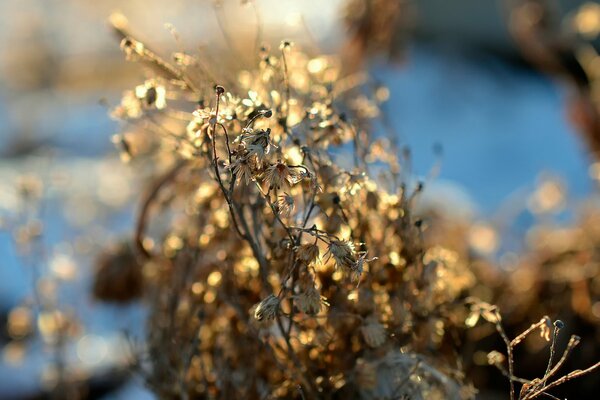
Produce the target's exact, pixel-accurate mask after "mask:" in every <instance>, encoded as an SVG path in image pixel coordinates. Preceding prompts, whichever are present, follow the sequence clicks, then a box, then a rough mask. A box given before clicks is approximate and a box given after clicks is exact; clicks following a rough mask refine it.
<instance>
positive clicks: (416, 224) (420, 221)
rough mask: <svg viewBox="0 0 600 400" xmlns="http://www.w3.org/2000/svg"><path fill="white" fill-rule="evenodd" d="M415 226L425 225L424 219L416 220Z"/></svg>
mask: <svg viewBox="0 0 600 400" xmlns="http://www.w3.org/2000/svg"><path fill="white" fill-rule="evenodd" d="M415 226H416V227H417V228H421V227H422V226H423V220H422V219H418V220H416V221H415Z"/></svg>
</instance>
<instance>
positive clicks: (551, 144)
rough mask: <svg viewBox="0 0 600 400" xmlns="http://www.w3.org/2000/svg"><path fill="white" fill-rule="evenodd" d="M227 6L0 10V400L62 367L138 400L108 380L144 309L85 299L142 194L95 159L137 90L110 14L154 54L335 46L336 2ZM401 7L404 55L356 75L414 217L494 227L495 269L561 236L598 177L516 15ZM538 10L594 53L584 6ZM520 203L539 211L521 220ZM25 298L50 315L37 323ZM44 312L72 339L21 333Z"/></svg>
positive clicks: (121, 172)
mask: <svg viewBox="0 0 600 400" xmlns="http://www.w3.org/2000/svg"><path fill="white" fill-rule="evenodd" d="M244 3H246V2H244V1H239V0H224V1H221V2H218V3H213V2H207V1H200V0H170V1H168V2H166V1H161V0H144V1H136V0H129V1H126V2H124V1H116V0H114V1H113V0H104V1H101V2H100V1H88V0H50V1H47V0H3V1H2V2H0V49H2V51H1V52H0V121H1V123H0V224H1V225H2V227H3V228H5V229H4V230H2V231H1V232H0V255H1V257H0V325H2V327H1V328H0V332H1V333H0V348H1V349H2V357H1V359H0V399H12V398H15V399H17V398H19V399H26V398H41V397H43V395H42V393H43V392H44V385H45V383H47V382H51V381H52V377H53V376H55V375H56V373H57V372H56V366H57V365H58V366H59V367H60V365H63V364H72V363H75V364H77V365H80V369H81V374H82V379H87V380H89V381H90V382H91V383H92V384H91V385H90V397H91V398H106V399H133V398H140V399H143V398H152V396H151V395H150V394H149V393H148V392H146V391H145V390H144V389H143V387H142V385H141V384H140V383H139V382H138V381H137V380H136V379H135V378H130V377H129V376H127V375H126V374H123V373H120V372H119V371H120V368H123V367H124V365H125V361H126V350H127V348H128V346H129V344H130V343H129V342H130V341H135V340H136V338H140V337H141V335H143V329H144V310H143V307H142V306H140V305H127V306H122V305H118V306H117V305H106V304H99V303H96V302H95V301H93V300H92V299H91V297H90V295H89V292H90V287H91V280H90V279H91V275H92V271H93V267H94V260H95V259H96V258H97V255H98V254H99V253H100V252H101V250H102V249H104V248H106V246H109V245H110V244H111V243H116V242H118V241H119V240H120V238H122V237H124V236H126V235H129V234H130V233H131V227H132V226H133V220H134V219H133V212H134V209H135V202H136V199H137V198H138V195H139V192H140V190H141V188H142V186H143V184H144V182H145V179H146V178H147V177H144V176H139V175H136V174H135V171H134V170H132V169H131V168H130V167H128V166H127V165H126V164H123V163H121V161H120V159H119V156H118V154H117V152H116V150H115V148H114V144H113V143H112V142H111V137H112V135H113V134H115V133H116V132H118V130H119V125H118V123H117V122H116V121H113V120H111V119H110V117H109V116H108V114H109V109H110V108H111V107H112V106H115V105H117V104H118V102H119V98H120V96H121V93H122V92H123V91H124V90H126V89H129V88H130V87H133V86H134V85H136V84H138V83H139V82H140V81H141V79H142V75H141V74H140V72H139V69H138V68H137V67H136V66H135V65H132V64H128V63H126V62H125V61H124V57H123V54H122V52H121V51H120V50H119V46H118V39H117V38H116V36H115V35H114V34H113V32H112V31H111V29H110V28H109V25H108V23H107V20H108V18H109V16H110V15H111V13H112V12H114V11H120V12H121V13H123V14H124V15H126V16H127V18H128V19H129V22H130V26H131V27H132V29H133V30H134V32H136V33H138V34H139V36H140V37H142V38H143V39H144V40H145V41H147V42H148V43H151V44H152V47H153V48H154V49H157V50H158V51H159V52H164V54H168V52H169V51H171V50H173V49H175V48H177V46H178V44H177V42H176V41H175V40H174V39H173V37H172V35H171V34H170V33H169V30H168V29H166V28H165V23H170V24H172V25H173V26H175V27H176V29H177V31H178V34H179V36H180V37H181V43H183V44H184V45H185V46H186V47H187V48H188V49H192V50H193V49H194V48H197V47H198V46H202V47H211V46H216V47H224V46H225V45H224V40H223V35H222V28H223V26H224V30H225V31H227V32H230V34H231V35H232V37H233V38H235V35H242V36H243V35H248V34H253V32H255V30H256V26H257V16H258V23H259V24H260V26H261V29H262V30H263V36H264V37H265V39H266V40H271V41H273V42H274V43H277V42H278V41H280V40H281V39H291V40H294V41H296V42H298V43H299V45H302V44H303V43H304V44H306V45H314V44H315V43H316V44H318V46H319V47H320V48H321V49H322V50H323V51H324V52H330V53H335V52H339V51H341V49H343V48H344V46H345V44H346V43H347V35H346V26H345V25H344V22H343V21H342V18H341V16H342V9H343V7H344V6H345V3H346V2H344V1H342V0H335V1H329V2H323V1H316V0H310V1H307V0H303V1H297V0H280V1H274V0H273V1H267V0H264V1H263V0H256V1H255V2H254V3H255V6H256V10H257V13H255V11H252V9H251V8H250V7H251V5H248V4H244ZM402 3H406V4H405V5H406V8H405V10H407V11H406V15H405V18H403V21H404V25H402V26H401V27H398V29H402V30H405V31H406V32H407V34H406V40H405V41H402V42H398V43H396V42H394V43H392V44H391V45H390V46H393V47H394V48H392V49H387V50H391V52H392V53H396V52H397V53H399V56H397V57H393V60H392V62H388V60H387V59H386V58H385V57H383V56H381V55H375V56H373V58H372V59H369V62H368V67H369V69H370V72H371V73H372V75H373V76H374V78H375V79H376V80H377V81H378V82H380V83H382V84H384V85H386V86H387V87H389V89H390V100H389V102H388V103H387V104H386V106H385V107H386V112H387V113H388V114H389V118H390V121H389V122H390V125H391V126H393V127H394V130H395V131H396V134H397V135H398V137H399V140H400V143H401V144H402V145H403V146H406V148H408V149H410V152H411V170H412V173H413V175H414V177H415V178H418V179H423V180H425V182H426V186H427V190H426V191H425V195H424V203H426V204H433V205H435V206H436V207H441V208H444V209H447V210H450V211H451V212H455V213H457V214H460V215H464V216H466V218H471V219H473V220H484V221H486V223H488V224H490V225H491V226H494V228H495V229H497V230H498V232H500V237H501V240H500V244H499V245H498V246H496V247H495V248H494V249H493V250H494V251H492V253H493V254H492V255H491V256H492V257H496V256H497V257H500V256H501V255H502V254H505V253H506V252H509V251H518V250H520V249H521V248H522V246H523V244H522V243H523V240H524V238H525V237H526V234H527V232H528V230H529V229H530V228H531V226H532V225H533V224H534V222H536V221H537V219H538V218H539V215H538V214H539V212H538V211H539V209H540V207H542V208H544V207H546V209H551V211H552V212H551V213H548V214H544V215H545V216H544V218H547V220H546V222H547V223H551V224H565V223H569V222H570V221H572V220H573V218H574V216H575V214H576V210H577V209H578V207H579V206H580V205H581V204H582V203H585V202H590V201H591V202H594V201H596V200H597V198H596V197H594V196H595V194H596V193H597V188H598V179H600V164H598V163H594V160H593V157H592V155H591V154H592V152H593V151H592V150H591V148H590V147H589V146H588V143H589V141H586V139H585V134H583V135H582V134H580V133H579V132H581V131H582V129H581V127H580V125H579V126H578V125H577V124H574V123H573V120H574V118H573V113H572V112H571V111H570V110H571V108H570V104H572V103H573V101H574V100H573V99H574V98H577V94H575V95H574V93H577V91H578V90H579V89H578V86H577V83H576V84H573V83H572V82H571V81H570V80H569V79H568V78H564V77H561V75H560V74H544V73H542V72H539V71H540V69H541V70H542V71H543V70H544V68H537V67H538V66H539V65H536V62H535V60H533V61H532V58H531V57H528V55H527V54H524V53H523V51H522V49H521V48H520V47H519V45H518V43H516V41H515V35H514V32H512V31H511V28H510V21H511V11H510V10H511V8H510V7H511V4H512V3H515V2H514V1H481V0H452V1H447V0H419V1H417V0H414V1H406V2H402ZM517 3H518V2H517ZM551 3H552V7H553V8H554V9H555V10H556V16H557V18H558V19H559V20H561V21H562V20H564V19H566V18H574V16H576V15H577V12H579V11H580V10H581V7H582V6H584V7H587V8H586V10H589V11H588V13H587V14H585V15H584V16H583V17H581V18H580V19H581V20H577V21H579V23H580V24H581V25H582V26H583V27H584V28H586V29H587V30H586V32H588V39H589V40H588V42H587V43H589V45H590V46H591V47H590V49H593V48H594V46H596V47H597V46H598V41H597V40H596V36H597V32H598V31H600V6H599V5H598V4H597V3H595V2H585V1H583V0H581V1H576V0H570V1H567V0H564V1H557V2H551ZM219 24H221V25H222V26H221V27H219ZM559 25H560V22H559ZM594 32H595V33H596V36H595V35H594ZM307 38H309V39H310V40H307ZM233 43H235V40H233ZM396 47H397V48H396ZM238 50H240V51H242V50H243V49H238ZM542 58H543V57H542ZM533 66H535V67H536V68H534V67H533ZM583 131H585V129H583ZM540 191H541V192H540ZM536 193H537V195H538V197H539V194H540V193H542V194H544V195H545V197H544V199H546V200H547V199H548V198H550V200H548V201H546V202H544V201H541V203H540V201H538V202H537V203H536V197H535V196H536ZM24 194H25V195H26V197H25V198H26V199H29V200H28V201H23V195H24ZM538 200H539V198H538ZM540 204H541V205H540ZM548 204H549V205H548ZM548 207H549V208H548ZM32 209H33V210H35V212H33V213H32V212H30V211H31V210H32ZM16 225H18V226H20V227H21V228H22V229H21V230H19V231H18V232H17V233H16V234H15V233H14V232H12V231H11V230H10V228H11V227H12V226H16ZM32 238H33V240H31V239H32ZM24 244H25V245H26V246H27V247H28V249H27V250H28V251H20V250H19V249H20V248H21V247H22V245H24ZM32 254H33V255H32ZM39 296H43V297H44V298H45V299H50V300H51V301H50V304H52V307H50V308H48V309H44V308H39V309H38V308H36V307H39V299H36V297H39ZM58 310H60V311H58ZM38 313H39V314H38ZM56 313H59V314H60V318H62V319H64V320H66V321H71V322H70V323H68V324H66V325H65V326H67V327H68V328H65V329H69V330H72V332H73V333H74V336H75V337H76V338H77V340H74V341H72V342H69V343H56V342H54V341H53V340H54V339H47V338H46V339H45V338H44V335H41V336H36V335H33V334H32V332H34V331H36V330H39V331H40V332H41V333H52V332H53V330H56V329H58V327H57V326H55V325H56V324H54V323H52V322H49V321H54V320H55V319H52V318H46V319H44V317H45V316H46V317H47V316H50V315H54V316H56ZM48 337H52V335H49V336H48ZM57 346H64V351H61V352H60V354H61V355H60V357H61V359H60V360H58V362H57V360H56V357H57V354H58V353H56V352H54V351H52V349H55V348H56V347H57ZM50 366H51V367H50Z"/></svg>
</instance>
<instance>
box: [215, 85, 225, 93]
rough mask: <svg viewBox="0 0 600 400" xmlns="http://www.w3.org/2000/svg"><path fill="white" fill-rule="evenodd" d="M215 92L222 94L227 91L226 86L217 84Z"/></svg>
mask: <svg viewBox="0 0 600 400" xmlns="http://www.w3.org/2000/svg"><path fill="white" fill-rule="evenodd" d="M215 92H217V94H218V95H222V94H223V93H225V88H224V87H223V86H221V85H216V86H215Z"/></svg>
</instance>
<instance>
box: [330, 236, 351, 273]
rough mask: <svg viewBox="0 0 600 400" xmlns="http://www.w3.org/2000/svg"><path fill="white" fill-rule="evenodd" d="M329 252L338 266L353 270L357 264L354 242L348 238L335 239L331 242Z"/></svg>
mask: <svg viewBox="0 0 600 400" xmlns="http://www.w3.org/2000/svg"><path fill="white" fill-rule="evenodd" d="M328 252H329V254H330V255H331V256H332V257H333V260H334V261H335V265H336V267H337V268H347V269H350V270H352V269H353V268H355V266H356V252H355V250H354V244H353V243H351V242H348V241H346V240H333V241H331V243H330V244H329V250H328Z"/></svg>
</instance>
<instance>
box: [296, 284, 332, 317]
mask: <svg viewBox="0 0 600 400" xmlns="http://www.w3.org/2000/svg"><path fill="white" fill-rule="evenodd" d="M296 305H297V306H298V308H299V309H300V311H302V312H303V313H304V314H307V315H316V314H318V313H319V311H321V308H322V306H323V305H327V302H326V300H325V299H324V298H323V297H322V296H321V294H320V293H319V291H318V290H317V288H315V286H314V285H308V287H307V288H306V290H305V291H304V292H302V293H300V294H299V295H298V296H296Z"/></svg>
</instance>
